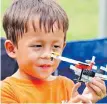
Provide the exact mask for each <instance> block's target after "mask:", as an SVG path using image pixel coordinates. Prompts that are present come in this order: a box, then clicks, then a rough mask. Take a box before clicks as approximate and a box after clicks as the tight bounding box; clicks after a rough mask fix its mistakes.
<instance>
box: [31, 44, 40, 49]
mask: <svg viewBox="0 0 107 104" xmlns="http://www.w3.org/2000/svg"><path fill="white" fill-rule="evenodd" d="M31 47H37V48H39V47H42V45H32V46H31Z"/></svg>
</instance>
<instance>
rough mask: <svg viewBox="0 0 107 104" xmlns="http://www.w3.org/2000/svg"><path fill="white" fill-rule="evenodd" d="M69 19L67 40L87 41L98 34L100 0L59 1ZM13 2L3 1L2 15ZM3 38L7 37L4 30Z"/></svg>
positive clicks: (9, 0)
mask: <svg viewBox="0 0 107 104" xmlns="http://www.w3.org/2000/svg"><path fill="white" fill-rule="evenodd" d="M57 1H58V2H59V4H60V5H61V6H62V7H63V9H64V10H65V11H66V13H67V15H68V18H69V30H68V32H67V40H83V39H85V40H87V39H93V38H96V37H97V34H98V0H57ZM10 3H11V0H2V15H3V13H4V11H5V10H6V8H7V7H8V6H9V4H10ZM2 36H5V35H4V33H3V29H2Z"/></svg>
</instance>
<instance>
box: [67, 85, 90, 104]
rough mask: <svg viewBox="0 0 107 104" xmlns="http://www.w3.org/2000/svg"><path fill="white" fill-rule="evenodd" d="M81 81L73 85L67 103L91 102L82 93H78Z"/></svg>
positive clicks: (80, 103)
mask: <svg viewBox="0 0 107 104" xmlns="http://www.w3.org/2000/svg"><path fill="white" fill-rule="evenodd" d="M80 85H81V83H76V84H75V86H74V87H73V91H72V98H71V99H70V101H69V102H68V104H69V103H79V104H82V103H86V104H87V103H91V101H90V100H89V99H88V98H87V97H85V96H84V95H80V94H79V93H78V88H79V87H80Z"/></svg>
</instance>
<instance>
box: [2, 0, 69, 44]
mask: <svg viewBox="0 0 107 104" xmlns="http://www.w3.org/2000/svg"><path fill="white" fill-rule="evenodd" d="M38 15H39V16H40V17H39V27H40V29H41V26H43V27H44V30H45V32H50V31H51V30H52V31H53V24H54V23H55V22H56V23H57V27H58V29H61V26H62V27H63V32H64V33H65V38H64V40H65V39H66V32H67V30H68V17H67V15H66V13H65V11H64V10H63V9H62V8H61V7H60V6H59V5H58V4H57V3H56V2H55V1H54V0H14V2H13V3H12V5H11V6H10V7H9V8H8V9H7V11H6V13H5V14H4V18H3V28H4V30H5V33H6V36H7V39H9V40H11V41H12V42H13V43H14V44H15V45H17V41H18V38H19V37H22V35H23V33H24V32H27V31H28V24H27V23H28V21H29V20H30V22H31V23H32V26H33V29H34V31H36V27H35V22H34V18H32V17H35V16H38Z"/></svg>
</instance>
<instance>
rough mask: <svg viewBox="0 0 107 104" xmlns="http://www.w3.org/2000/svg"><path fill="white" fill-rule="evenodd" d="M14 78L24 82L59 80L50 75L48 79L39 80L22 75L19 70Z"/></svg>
mask: <svg viewBox="0 0 107 104" xmlns="http://www.w3.org/2000/svg"><path fill="white" fill-rule="evenodd" d="M12 77H15V78H18V79H22V80H41V81H52V80H55V79H56V78H57V76H53V75H50V76H49V77H48V78H46V79H38V78H35V77H31V76H26V75H25V74H23V73H21V72H20V71H19V69H18V70H17V72H16V73H14V74H13V75H12Z"/></svg>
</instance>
